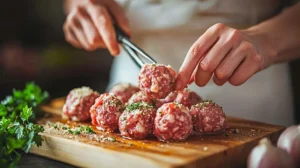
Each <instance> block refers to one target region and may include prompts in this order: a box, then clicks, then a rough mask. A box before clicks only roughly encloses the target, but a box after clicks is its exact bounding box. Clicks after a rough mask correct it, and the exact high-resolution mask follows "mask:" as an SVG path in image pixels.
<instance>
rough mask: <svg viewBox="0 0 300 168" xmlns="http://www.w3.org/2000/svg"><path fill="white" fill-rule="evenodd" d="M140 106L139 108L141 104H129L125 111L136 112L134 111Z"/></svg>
mask: <svg viewBox="0 0 300 168" xmlns="http://www.w3.org/2000/svg"><path fill="white" fill-rule="evenodd" d="M140 106H141V102H138V103H132V104H129V105H128V106H127V107H126V111H133V110H136V109H138V108H140Z"/></svg>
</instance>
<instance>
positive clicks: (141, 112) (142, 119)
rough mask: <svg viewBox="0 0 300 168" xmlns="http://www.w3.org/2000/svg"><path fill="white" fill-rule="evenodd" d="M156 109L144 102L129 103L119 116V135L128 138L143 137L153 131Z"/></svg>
mask: <svg viewBox="0 0 300 168" xmlns="http://www.w3.org/2000/svg"><path fill="white" fill-rule="evenodd" d="M155 113H156V110H155V108H154V107H153V106H151V105H149V104H148V103H146V102H139V103H133V104H129V105H128V106H127V107H126V110H125V111H124V112H123V113H122V114H121V116H120V118H119V129H120V132H121V135H122V136H123V137H125V138H129V139H144V138H145V137H147V136H148V135H150V134H151V133H152V132H153V122H154V117H155Z"/></svg>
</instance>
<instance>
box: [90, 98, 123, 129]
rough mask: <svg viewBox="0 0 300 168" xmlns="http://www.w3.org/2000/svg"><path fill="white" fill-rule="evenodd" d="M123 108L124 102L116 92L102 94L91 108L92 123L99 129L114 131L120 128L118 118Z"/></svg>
mask: <svg viewBox="0 0 300 168" xmlns="http://www.w3.org/2000/svg"><path fill="white" fill-rule="evenodd" d="M123 110H124V104H123V103H122V101H121V100H120V99H118V98H117V97H116V96H115V95H114V94H111V93H104V94H101V95H100V97H99V98H97V99H96V101H95V104H94V105H93V106H92V107H91V109H90V114H91V118H92V124H93V125H96V126H97V128H98V129H99V130H103V131H108V132H114V131H115V130H117V129H118V120H119V117H120V115H121V113H122V111H123Z"/></svg>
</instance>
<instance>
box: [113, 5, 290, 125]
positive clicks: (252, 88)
mask: <svg viewBox="0 0 300 168" xmlns="http://www.w3.org/2000/svg"><path fill="white" fill-rule="evenodd" d="M118 2H119V3H120V4H121V5H123V6H124V8H125V10H126V13H127V16H128V17H129V20H130V25H131V28H132V40H133V41H134V42H135V43H136V44H138V45H139V46H140V47H141V48H143V49H144V50H145V51H146V52H147V53H148V54H150V55H151V56H153V57H154V58H155V59H156V60H157V61H158V63H162V64H169V65H171V66H172V67H173V68H174V69H175V70H177V71H178V70H179V68H180V66H181V64H182V62H183V60H184V57H185V55H186V53H187V52H188V50H189V48H190V47H191V45H192V44H193V43H194V42H195V41H196V40H197V39H198V38H199V37H200V36H201V35H202V34H203V32H204V31H205V30H206V29H207V28H209V27H210V26H212V25H213V24H215V23H224V24H226V25H228V26H232V27H235V28H245V27H249V26H251V25H253V24H257V23H258V22H259V21H260V20H263V19H266V18H269V17H271V16H273V15H274V14H276V12H278V9H279V8H280V5H281V4H280V3H281V2H280V1H279V0H278V1H276V0H270V1H268V0H243V1H240V0H226V1H221V0H119V1H118ZM138 73H139V69H138V68H137V66H136V65H135V64H134V63H133V62H132V60H131V59H130V58H129V56H127V55H126V53H125V52H124V51H122V52H121V54H120V55H119V56H118V57H117V58H116V59H114V62H113V66H112V71H111V75H110V83H109V86H108V88H110V87H111V86H112V85H114V84H116V83H120V82H130V83H133V84H136V85H137V76H138ZM189 88H190V89H191V90H193V91H195V92H197V93H198V94H199V95H200V96H201V97H203V98H204V99H211V100H213V101H215V102H217V103H218V104H220V105H221V106H223V109H224V111H225V113H226V114H227V115H230V116H235V117H240V118H246V119H250V120H257V121H262V122H266V123H272V124H279V125H285V126H287V125H291V124H293V123H294V121H293V102H292V94H291V82H290V76H289V69H288V65H287V64H286V63H284V64H277V65H273V66H271V67H270V68H268V69H266V70H263V71H261V72H259V73H257V74H256V75H254V76H253V77H252V78H250V79H249V80H248V81H247V82H246V83H245V84H243V85H241V86H238V87H236V86H232V85H230V84H229V83H226V84H225V85H224V86H217V85H215V84H214V83H213V82H212V80H211V81H210V82H209V83H208V84H207V85H206V86H205V87H198V86H196V85H195V84H192V85H190V86H189Z"/></svg>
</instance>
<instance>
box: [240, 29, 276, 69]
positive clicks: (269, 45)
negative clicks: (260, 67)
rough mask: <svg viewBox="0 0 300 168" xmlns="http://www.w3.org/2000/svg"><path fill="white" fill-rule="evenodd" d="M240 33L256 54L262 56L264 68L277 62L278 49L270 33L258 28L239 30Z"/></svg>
mask: <svg viewBox="0 0 300 168" xmlns="http://www.w3.org/2000/svg"><path fill="white" fill-rule="evenodd" d="M241 32H242V34H243V35H244V37H245V38H246V40H248V41H249V42H250V43H252V44H253V45H254V47H255V48H256V50H257V52H258V54H260V55H262V56H263V58H264V67H268V66H270V65H272V64H274V63H276V62H278V61H277V59H278V55H279V52H280V51H279V50H278V48H279V47H278V46H277V43H276V40H274V39H273V38H272V35H271V33H270V32H267V31H264V30H263V28H261V27H259V26H253V27H249V28H247V29H244V30H241Z"/></svg>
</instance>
